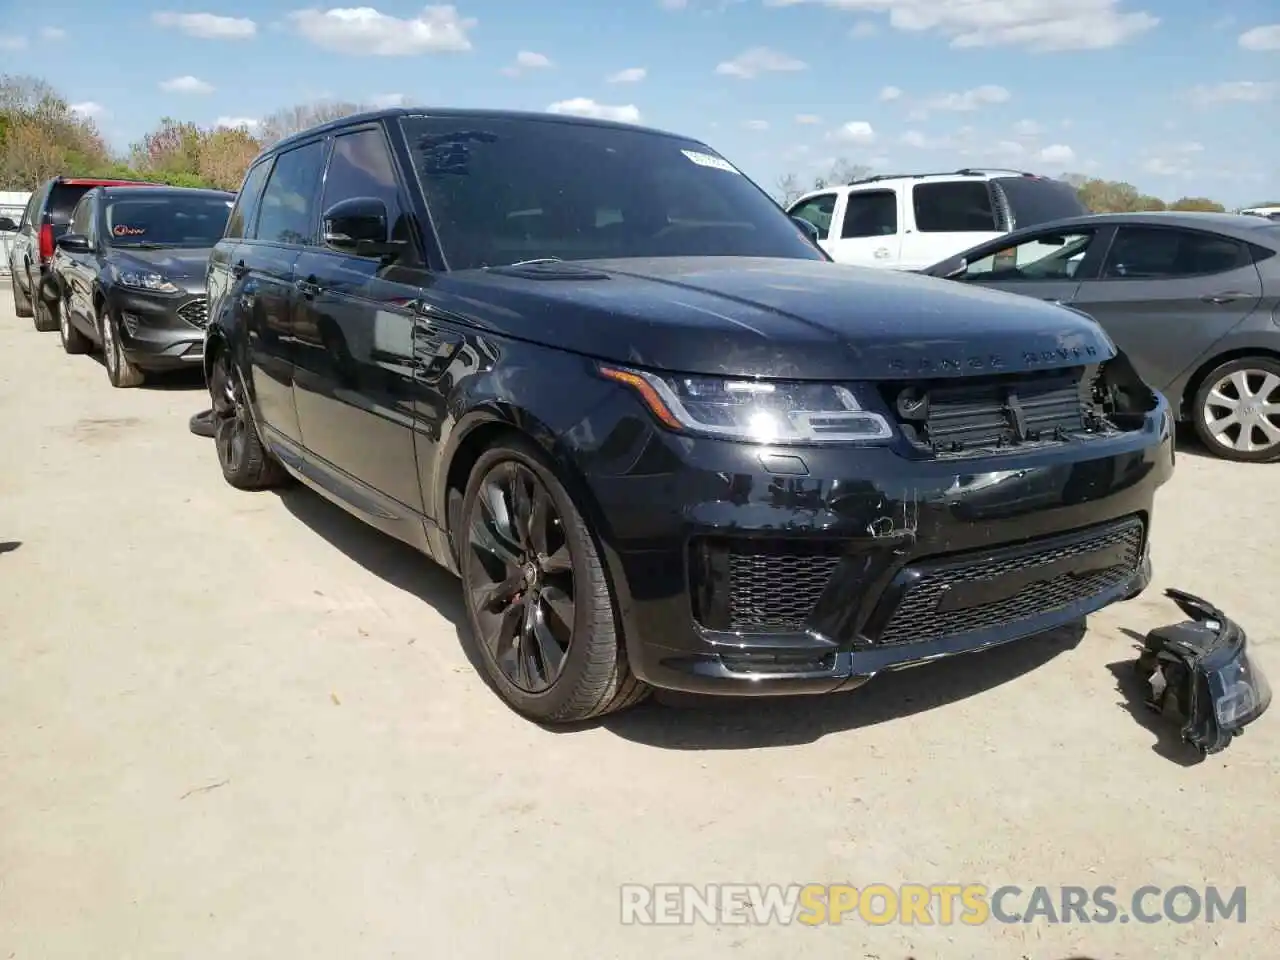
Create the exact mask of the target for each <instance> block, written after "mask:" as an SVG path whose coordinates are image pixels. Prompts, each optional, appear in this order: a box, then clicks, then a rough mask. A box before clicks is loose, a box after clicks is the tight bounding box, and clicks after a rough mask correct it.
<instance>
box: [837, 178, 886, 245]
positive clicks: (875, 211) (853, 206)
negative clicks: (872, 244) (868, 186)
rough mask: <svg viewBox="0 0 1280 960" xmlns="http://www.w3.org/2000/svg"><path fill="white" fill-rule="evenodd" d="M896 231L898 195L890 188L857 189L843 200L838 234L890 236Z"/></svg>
mask: <svg viewBox="0 0 1280 960" xmlns="http://www.w3.org/2000/svg"><path fill="white" fill-rule="evenodd" d="M897 232H898V195H897V194H896V193H894V192H892V191H891V190H857V191H854V192H853V193H850V194H849V196H848V198H847V199H846V200H845V208H844V224H843V228H842V229H841V231H840V236H841V237H842V238H844V239H846V240H847V239H850V238H853V237H891V236H893V235H894V234H895V233H897Z"/></svg>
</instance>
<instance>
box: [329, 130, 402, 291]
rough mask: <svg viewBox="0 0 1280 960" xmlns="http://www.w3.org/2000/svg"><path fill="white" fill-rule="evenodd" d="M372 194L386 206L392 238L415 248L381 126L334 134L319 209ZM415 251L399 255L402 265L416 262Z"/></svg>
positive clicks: (371, 195)
mask: <svg viewBox="0 0 1280 960" xmlns="http://www.w3.org/2000/svg"><path fill="white" fill-rule="evenodd" d="M355 197H373V198H374V199H377V200H381V201H382V202H383V203H385V204H386V205H387V226H388V227H389V228H390V229H389V231H388V232H389V238H388V239H391V240H406V241H408V242H409V244H410V250H414V249H416V246H417V243H416V238H415V237H414V228H413V220H412V218H411V217H410V215H409V211H408V209H407V208H406V206H405V204H404V200H403V197H402V195H401V192H400V185H399V182H398V181H397V179H396V166H395V161H394V159H392V156H391V150H390V149H389V148H388V147H387V139H386V137H385V136H384V135H383V133H382V130H381V129H380V128H374V129H370V130H361V131H359V132H358V133H347V134H343V135H342V136H339V137H335V138H334V141H333V152H332V153H331V154H330V156H329V171H328V173H327V174H326V175H325V180H324V195H323V199H322V201H321V203H320V212H321V214H322V215H323V213H324V211H325V210H328V209H329V208H330V207H331V206H333V205H334V204H335V203H337V202H338V201H339V200H350V199H353V198H355ZM416 261H417V256H416V254H414V253H407V254H405V255H404V256H401V257H400V259H399V262H400V264H401V265H402V266H404V265H407V264H408V263H409V262H416Z"/></svg>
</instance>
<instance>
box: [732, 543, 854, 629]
mask: <svg viewBox="0 0 1280 960" xmlns="http://www.w3.org/2000/svg"><path fill="white" fill-rule="evenodd" d="M837 550H838V547H837V546H836V545H832V544H825V543H821V544H803V543H795V542H787V541H783V542H777V541H761V542H758V543H757V542H755V541H751V540H740V541H734V542H732V543H731V544H729V547H728V575H729V589H728V627H729V629H731V630H741V631H747V632H757V633H758V632H776V633H787V632H793V631H800V630H803V629H804V624H805V620H806V619H808V616H809V613H810V612H811V611H812V610H813V608H814V605H815V604H816V603H817V602H818V598H819V597H820V596H821V595H822V591H823V590H824V589H826V586H827V582H828V581H829V580H830V579H831V574H832V573H833V572H834V571H835V568H836V564H837V563H839V562H840V556H839V553H838V552H837Z"/></svg>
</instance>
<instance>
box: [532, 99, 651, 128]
mask: <svg viewBox="0 0 1280 960" xmlns="http://www.w3.org/2000/svg"><path fill="white" fill-rule="evenodd" d="M547 112H548V113H564V114H570V115H572V116H575V117H592V118H594V119H596V120H616V121H618V122H619V123H639V122H640V110H639V108H638V107H636V106H634V105H633V104H630V103H628V104H627V105H626V106H622V107H611V106H609V105H608V104H604V103H596V102H595V101H594V100H592V99H590V98H588V97H574V98H573V99H572V100H560V101H558V102H557V103H553V104H551V106H549V107H547Z"/></svg>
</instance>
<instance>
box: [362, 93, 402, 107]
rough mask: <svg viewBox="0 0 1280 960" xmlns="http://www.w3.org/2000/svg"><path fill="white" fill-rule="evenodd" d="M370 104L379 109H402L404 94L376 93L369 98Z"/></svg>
mask: <svg viewBox="0 0 1280 960" xmlns="http://www.w3.org/2000/svg"><path fill="white" fill-rule="evenodd" d="M369 103H370V104H372V105H373V106H375V107H378V108H379V109H381V108H382V107H402V106H404V94H403V93H376V94H374V95H373V96H372V97H370V98H369Z"/></svg>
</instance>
